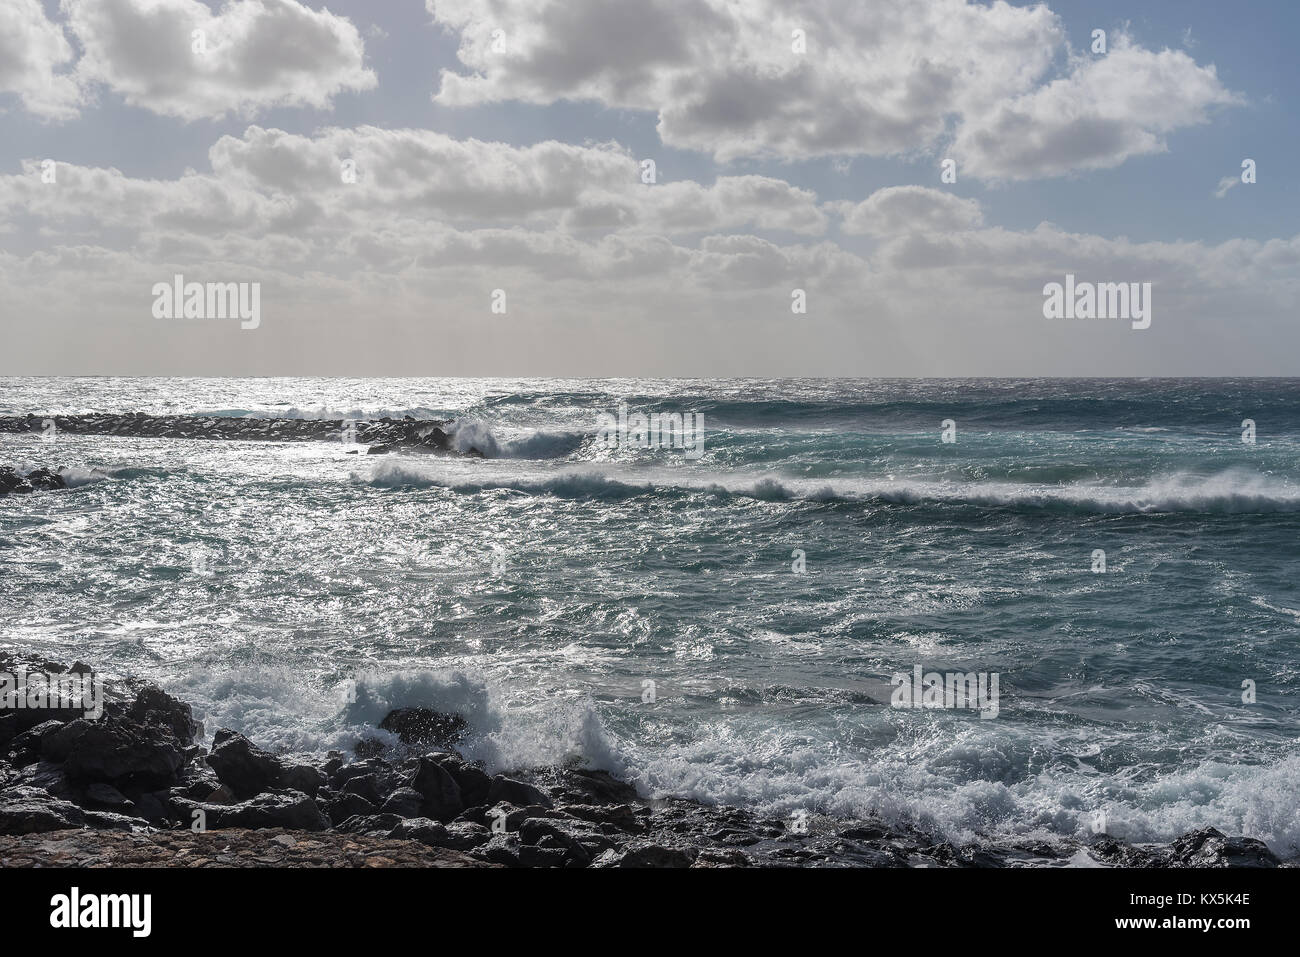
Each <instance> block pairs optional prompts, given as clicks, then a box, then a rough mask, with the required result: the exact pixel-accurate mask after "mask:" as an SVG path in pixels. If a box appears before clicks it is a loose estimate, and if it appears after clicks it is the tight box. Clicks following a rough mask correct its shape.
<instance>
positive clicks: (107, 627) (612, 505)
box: [0, 379, 1300, 854]
mask: <svg viewBox="0 0 1300 957" xmlns="http://www.w3.org/2000/svg"><path fill="white" fill-rule="evenodd" d="M3 386H4V388H3V390H0V397H2V398H3V401H4V403H5V405H6V407H7V409H9V410H12V414H26V413H28V412H32V413H36V414H44V413H49V412H55V411H76V410H82V409H96V410H104V411H115V412H123V411H134V410H136V409H141V410H149V411H156V412H160V413H168V414H176V413H184V412H191V411H194V412H205V414H219V413H214V412H211V411H206V410H222V412H221V413H220V414H231V415H238V414H255V415H267V414H280V415H290V416H302V417H308V416H315V417H321V418H341V417H345V416H351V415H352V414H353V413H354V412H355V413H358V415H357V416H356V417H374V416H377V415H379V414H383V413H384V410H396V411H395V412H393V413H391V414H392V415H393V416H394V417H400V416H401V415H403V414H407V413H408V412H409V413H410V414H412V415H413V416H415V417H417V418H421V419H424V418H430V419H432V418H438V419H445V420H447V421H448V422H449V423H454V424H451V425H449V426H448V427H447V431H448V434H449V435H451V436H452V437H453V443H454V444H455V446H456V447H457V448H459V449H461V450H462V451H467V450H469V449H470V448H476V449H478V450H479V451H480V452H482V453H484V454H485V455H487V456H488V457H487V458H462V457H448V456H424V457H416V456H411V455H401V454H398V455H385V456H383V457H375V458H369V457H366V456H357V455H350V456H349V455H346V454H345V453H344V452H343V451H342V450H341V449H340V448H339V447H338V445H337V443H334V444H330V443H310V442H303V443H292V444H289V445H284V444H280V443H258V442H249V443H226V442H185V441H181V440H148V439H131V438H117V437H111V436H104V437H95V436H80V435H66V436H62V435H61V436H60V437H59V441H58V442H57V443H54V444H52V445H46V444H42V443H41V442H40V439H39V437H38V436H35V435H30V434H29V435H21V434H6V435H0V453H2V454H0V462H3V463H12V464H15V465H18V464H20V463H21V464H22V466H23V468H24V469H27V468H32V467H45V468H56V467H59V466H62V467H63V469H64V475H65V478H66V479H67V480H68V482H69V485H70V486H72V487H71V488H70V489H68V490H64V491H53V492H40V493H35V494H30V495H15V496H7V497H5V498H4V499H3V500H0V565H2V566H3V570H4V573H3V575H0V621H4V622H5V631H4V634H3V636H2V639H3V640H5V641H7V642H11V643H19V644H21V645H22V646H23V647H24V648H27V649H29V650H34V651H37V652H40V653H44V654H47V655H48V656H50V657H52V658H56V659H68V660H71V659H74V658H80V659H82V660H84V661H89V662H93V663H95V664H97V665H99V666H102V667H104V668H105V670H107V671H109V672H115V673H118V674H138V675H142V676H144V677H152V678H155V679H156V680H159V681H160V682H161V683H162V684H163V685H164V686H166V687H168V688H169V689H170V690H172V691H173V692H174V693H176V694H177V695H178V696H180V697H181V698H182V699H184V700H188V701H191V702H192V703H193V704H194V705H195V707H196V710H197V711H198V712H199V716H200V717H201V718H202V720H204V722H205V724H206V728H207V733H208V734H209V735H211V734H212V733H213V732H214V731H215V730H217V729H218V728H220V727H231V728H233V729H236V730H240V731H243V732H245V733H247V734H249V735H250V736H252V737H253V739H254V740H256V741H257V742H259V743H260V744H262V745H263V746H266V747H269V748H272V749H276V750H282V751H285V752H289V753H299V754H301V753H320V752H323V751H325V750H327V749H330V748H349V747H351V746H353V745H355V744H356V742H357V741H358V740H359V739H360V738H361V737H362V736H364V735H374V734H377V733H378V732H376V731H375V728H374V726H375V725H376V724H377V722H378V721H379V720H380V719H382V717H383V715H384V714H385V713H387V710H389V709H391V708H394V707H409V706H422V707H430V708H434V709H438V710H446V711H456V712H459V713H462V714H464V715H465V716H466V717H467V719H468V720H469V721H470V724H471V730H470V732H469V736H468V738H467V740H466V742H465V748H466V750H467V752H468V753H469V755H470V756H471V757H474V758H476V759H481V760H483V761H485V762H486V763H487V764H488V765H489V766H490V767H492V768H493V769H494V770H497V769H499V770H511V769H515V768H520V767H527V766H534V765H545V764H554V763H561V762H566V761H570V760H578V761H581V762H585V763H587V764H589V765H591V766H595V767H602V768H605V769H607V770H610V771H612V772H614V773H617V774H619V775H621V776H624V777H626V778H628V779H630V780H632V781H633V782H635V783H636V785H637V786H638V787H639V788H640V789H641V790H642V792H643V793H645V794H647V795H683V796H690V797H695V798H698V799H700V800H707V801H723V802H729V803H734V804H738V805H742V806H746V807H751V808H754V809H757V810H761V811H763V812H765V813H771V814H777V815H785V814H789V813H792V812H793V811H795V810H798V809H808V810H812V811H820V812H824V813H831V814H837V815H846V816H855V815H861V814H864V813H879V814H882V815H884V816H886V817H889V818H892V819H898V820H907V821H912V822H916V823H919V824H921V825H923V826H927V827H932V828H935V829H937V830H940V831H943V832H944V833H946V834H949V835H951V836H953V837H956V838H959V839H964V838H976V839H981V840H998V839H1003V838H1010V837H1039V838H1041V839H1043V840H1059V839H1061V838H1066V837H1070V838H1080V837H1083V838H1086V837H1087V836H1088V835H1089V834H1091V832H1092V828H1093V826H1094V821H1095V815H1096V814H1097V813H1098V812H1104V813H1105V814H1106V819H1107V831H1108V832H1109V833H1112V834H1115V835H1117V836H1120V837H1126V838H1129V839H1132V840H1142V841H1145V840H1168V839H1170V838H1173V837H1176V836H1178V835H1179V834H1181V833H1183V832H1185V831H1187V830H1189V829H1191V828H1195V827H1200V826H1206V825H1210V826H1214V827H1218V828H1219V829H1220V830H1222V831H1224V832H1225V833H1234V834H1246V835H1248V836H1252V837H1258V838H1260V839H1263V840H1265V841H1267V842H1268V843H1269V844H1270V846H1272V847H1273V848H1274V850H1276V851H1278V852H1279V853H1283V854H1289V853H1294V852H1295V851H1296V849H1297V844H1298V842H1300V818H1298V814H1300V811H1298V804H1297V802H1298V797H1297V795H1300V757H1297V748H1296V742H1297V741H1300V667H1297V659H1296V648H1297V647H1298V646H1300V645H1298V644H1297V641H1298V640H1300V612H1298V611H1296V609H1300V594H1297V591H1296V585H1295V583H1296V581H1297V580H1300V544H1298V543H1300V383H1296V382H1289V381H1280V382H1269V381H1251V380H1240V381H1234V380H1209V381H1205V382H1194V381H1190V382H1189V381H1179V382H1173V383H1161V382H1155V383H1139V382H1111V383H1098V382H1094V381H1083V382H1077V383H1070V382H1048V381H1034V380H1022V381H1017V382H1001V381H991V382H958V381H944V382H929V383H926V382H848V381H844V382H839V381H807V382H800V381H796V380H787V381H783V382H779V383H770V382H754V381H749V380H721V381H718V382H700V381H691V382H674V381H670V380H642V381H633V380H609V381H596V380H539V381H524V380H515V381H504V380H332V379H317V380H129V381H127V380H99V379H75V380H73V379H48V380H41V379H21V380H6V381H5V382H4V383H3ZM623 401H626V402H628V403H629V405H630V406H631V407H634V408H636V409H637V410H638V411H642V412H653V411H683V412H687V411H689V412H702V413H703V414H704V415H705V422H706V425H707V428H708V430H709V431H708V437H707V443H706V452H705V456H704V458H703V460H701V461H699V462H690V461H687V460H685V459H683V458H682V457H681V456H680V454H675V453H672V452H664V451H659V452H638V451H635V450H618V451H610V450H605V449H599V450H598V449H596V448H595V447H594V443H593V438H594V429H595V422H596V413H597V412H600V411H609V410H611V409H614V408H616V407H617V406H618V404H619V403H620V402H623ZM1246 416H1250V417H1252V418H1254V419H1255V420H1256V421H1257V422H1258V423H1259V441H1258V444H1256V445H1248V444H1244V443H1242V442H1241V439H1240V430H1239V423H1240V422H1241V420H1242V418H1243V417H1246ZM949 417H951V418H954V419H955V420H956V421H958V423H959V424H960V426H961V431H960V432H959V438H958V441H957V443H956V444H944V443H942V442H941V441H940V427H939V423H940V422H941V421H942V420H943V419H945V418H949ZM199 546H202V547H203V548H205V549H207V550H208V552H209V553H210V556H211V560H210V563H209V566H208V567H207V568H206V569H204V570H203V571H202V572H198V571H195V570H194V569H193V568H192V565H191V559H192V555H193V552H194V549H195V548H196V547H199ZM1096 550H1104V552H1105V554H1106V555H1107V557H1108V566H1107V567H1108V570H1107V571H1106V573H1105V574H1094V573H1093V571H1092V556H1093V554H1094V552H1095V551H1096ZM798 554H802V555H803V559H802V561H803V562H804V563H805V565H806V568H805V569H804V573H796V570H795V568H794V567H793V566H794V565H795V564H797V562H796V559H795V556H796V555H798ZM917 664H920V665H923V666H925V667H927V668H930V667H933V668H935V669H936V670H941V671H943V670H953V669H958V668H960V669H961V670H963V671H971V670H980V671H983V670H988V671H995V672H997V673H999V674H1000V675H1001V677H1002V689H1003V691H1002V694H1003V700H1002V703H1001V711H1000V713H999V716H998V718H997V719H995V720H981V719H980V718H979V717H978V716H977V715H974V714H971V713H956V712H932V711H904V710H901V709H898V710H896V709H893V708H890V707H889V706H888V695H889V677H890V675H891V674H893V673H895V672H898V671H904V672H906V671H908V670H910V669H911V668H912V667H913V666H914V665H917ZM1246 679H1249V680H1251V681H1254V682H1256V683H1257V685H1258V689H1257V690H1258V700H1257V701H1255V702H1254V703H1251V704H1244V703H1243V700H1242V696H1243V684H1242V683H1243V680H1246ZM646 680H654V681H655V682H657V687H658V698H657V700H656V701H655V702H653V703H646V702H643V701H642V699H641V695H642V689H643V684H642V683H643V682H644V681H646Z"/></svg>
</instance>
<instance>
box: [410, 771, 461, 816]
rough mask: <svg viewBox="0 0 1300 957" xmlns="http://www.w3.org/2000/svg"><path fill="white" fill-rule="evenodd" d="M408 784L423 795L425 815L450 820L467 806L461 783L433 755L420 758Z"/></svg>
mask: <svg viewBox="0 0 1300 957" xmlns="http://www.w3.org/2000/svg"><path fill="white" fill-rule="evenodd" d="M408 784H409V786H410V787H412V788H414V789H415V790H416V791H418V792H420V794H421V795H422V796H423V798H424V804H423V811H424V816H425V817H431V818H435V819H436V820H439V821H450V820H452V819H453V818H455V817H456V815H457V814H459V813H460V812H461V811H462V810H463V809H464V807H465V802H464V800H463V798H462V797H461V792H460V785H458V784H457V783H456V779H455V778H453V777H452V776H451V774H450V773H449V772H448V771H447V770H446V769H445V768H443V767H442V765H441V764H439V763H438V762H437V760H436V759H435V758H434V757H433V756H431V755H426V756H425V757H422V758H420V759H419V761H418V762H417V765H416V767H415V770H414V771H413V772H412V773H411V776H410V779H409V781H408Z"/></svg>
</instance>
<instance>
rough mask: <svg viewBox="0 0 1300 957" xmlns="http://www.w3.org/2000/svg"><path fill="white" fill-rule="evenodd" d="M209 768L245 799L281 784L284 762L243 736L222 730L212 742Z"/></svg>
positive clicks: (223, 782) (222, 781)
mask: <svg viewBox="0 0 1300 957" xmlns="http://www.w3.org/2000/svg"><path fill="white" fill-rule="evenodd" d="M207 762H208V765H209V766H210V767H211V768H212V770H213V771H215V772H216V773H217V777H218V778H220V779H221V783H222V784H225V785H228V786H229V787H230V789H231V790H232V791H234V792H235V794H236V795H237V796H239V797H241V798H244V797H251V796H252V795H254V794H260V793H261V792H262V791H265V790H266V789H267V788H269V787H272V786H274V785H276V784H278V783H279V781H280V775H281V771H282V768H281V766H280V762H279V761H278V760H276V759H275V757H274V756H273V755H271V754H269V753H267V752H266V751H263V750H262V749H261V748H259V747H258V746H257V745H255V744H253V742H251V741H249V740H248V739H247V738H246V737H244V736H243V735H242V734H239V733H238V732H235V731H230V730H227V729H226V728H222V729H221V730H220V731H218V732H217V733H216V736H215V737H213V739H212V753H211V754H209V755H208V757H207Z"/></svg>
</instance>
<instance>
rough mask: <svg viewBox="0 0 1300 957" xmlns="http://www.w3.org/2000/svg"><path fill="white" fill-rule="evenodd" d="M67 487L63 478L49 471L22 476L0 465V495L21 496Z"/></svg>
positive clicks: (37, 470)
mask: <svg viewBox="0 0 1300 957" xmlns="http://www.w3.org/2000/svg"><path fill="white" fill-rule="evenodd" d="M67 487H68V485H67V483H66V482H65V481H64V480H63V476H62V475H60V474H59V473H58V472H53V471H51V470H49V469H43V468H42V469H33V470H32V471H31V472H28V473H27V474H26V475H22V474H20V473H18V472H17V471H16V470H15V469H14V468H13V466H11V465H0V495H23V494H26V493H28V492H36V491H42V490H44V491H49V490H52V489H60V488H67Z"/></svg>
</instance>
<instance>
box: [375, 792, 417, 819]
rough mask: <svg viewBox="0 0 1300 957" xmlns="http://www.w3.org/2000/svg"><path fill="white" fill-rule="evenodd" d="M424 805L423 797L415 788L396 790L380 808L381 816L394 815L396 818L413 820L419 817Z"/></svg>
mask: <svg viewBox="0 0 1300 957" xmlns="http://www.w3.org/2000/svg"><path fill="white" fill-rule="evenodd" d="M423 804H424V795H423V794H421V793H420V792H419V791H417V790H415V788H398V789H397V790H396V791H394V792H393V793H392V794H390V795H388V799H387V800H386V801H384V803H383V806H382V807H380V809H379V810H380V812H381V813H383V814H396V815H397V816H398V817H406V818H414V817H419V816H420V808H421V807H422V806H423Z"/></svg>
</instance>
